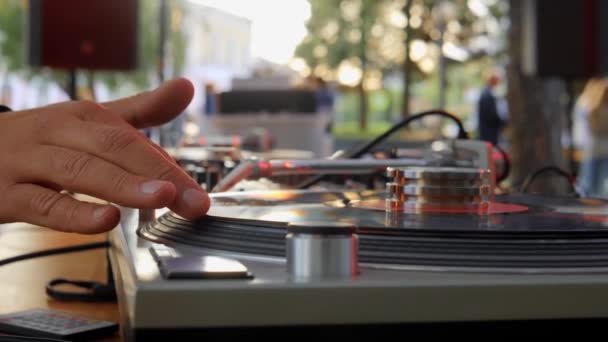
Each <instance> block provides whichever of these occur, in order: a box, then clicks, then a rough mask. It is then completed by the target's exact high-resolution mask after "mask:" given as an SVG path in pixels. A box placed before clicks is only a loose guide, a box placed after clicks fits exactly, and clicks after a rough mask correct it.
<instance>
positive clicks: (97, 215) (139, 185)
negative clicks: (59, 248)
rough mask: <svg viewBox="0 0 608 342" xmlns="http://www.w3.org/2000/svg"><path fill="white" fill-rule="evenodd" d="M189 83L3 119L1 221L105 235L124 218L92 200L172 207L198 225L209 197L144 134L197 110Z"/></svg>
mask: <svg viewBox="0 0 608 342" xmlns="http://www.w3.org/2000/svg"><path fill="white" fill-rule="evenodd" d="M193 94H194V89H193V87H192V84H191V83H190V82H189V81H187V80H185V79H177V80H173V81H170V82H167V83H165V84H163V85H162V86H161V87H160V88H158V89H156V90H154V91H152V92H146V93H142V94H139V95H136V96H133V97H130V98H125V99H121V100H117V101H113V102H108V103H104V104H97V103H94V102H91V101H75V102H74V101H73V102H65V103H60V104H56V105H51V106H47V107H42V108H37V109H32V110H26V111H21V112H9V113H0V222H15V221H22V222H28V223H33V224H37V225H41V226H46V227H49V228H53V229H57V230H62V231H70V232H79V233H98V232H103V231H107V230H110V229H112V228H114V227H115V226H116V225H117V224H118V221H119V219H120V212H119V210H118V208H116V207H115V206H113V205H110V204H105V205H104V204H95V203H87V202H83V201H78V200H76V199H74V198H73V197H71V196H69V195H66V194H63V193H61V190H68V191H71V192H75V193H82V194H88V195H91V196H93V197H96V198H100V199H103V200H106V201H109V202H112V203H115V204H118V205H121V206H126V207H132V208H163V207H169V208H170V209H172V210H174V211H175V212H176V213H177V214H179V215H181V216H183V217H185V218H189V219H193V218H196V217H198V216H201V215H203V214H205V213H206V212H207V210H208V208H209V197H208V196H207V194H206V193H205V192H204V191H203V190H202V188H201V187H200V186H199V185H198V184H197V183H196V182H195V181H194V180H193V179H191V178H190V177H189V176H188V175H187V174H186V173H185V172H183V171H182V169H181V168H180V167H179V165H177V164H176V163H175V162H174V161H173V160H172V159H171V158H170V157H169V156H168V155H167V154H166V153H165V152H164V151H163V150H162V149H161V148H160V147H158V146H156V145H154V144H153V143H152V142H150V141H149V140H148V139H147V138H146V137H145V136H143V135H142V134H141V133H140V132H139V131H138V130H137V129H138V128H144V127H148V126H153V125H158V124H161V123H164V122H166V121H169V120H171V119H172V118H174V117H175V116H176V115H178V114H179V113H181V112H182V111H183V110H184V108H186V106H187V105H188V103H190V101H191V99H192V96H193Z"/></svg>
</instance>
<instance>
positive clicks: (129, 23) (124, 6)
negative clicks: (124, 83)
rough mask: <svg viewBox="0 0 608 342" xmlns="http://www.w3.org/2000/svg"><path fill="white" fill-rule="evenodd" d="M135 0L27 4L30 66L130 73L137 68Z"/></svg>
mask: <svg viewBox="0 0 608 342" xmlns="http://www.w3.org/2000/svg"><path fill="white" fill-rule="evenodd" d="M137 8H138V2H137V0H30V3H29V20H28V31H29V32H28V38H29V41H28V57H29V63H30V64H31V65H33V66H49V67H54V68H62V69H75V68H83V69H91V70H132V69H134V68H136V66H137V53H136V51H137Z"/></svg>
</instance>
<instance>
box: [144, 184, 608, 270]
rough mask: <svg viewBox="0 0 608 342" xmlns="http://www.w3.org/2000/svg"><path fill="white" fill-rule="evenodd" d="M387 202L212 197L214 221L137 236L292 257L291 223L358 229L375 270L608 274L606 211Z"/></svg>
mask: <svg viewBox="0 0 608 342" xmlns="http://www.w3.org/2000/svg"><path fill="white" fill-rule="evenodd" d="M387 198H388V195H387V193H385V192H372V191H366V192H326V191H260V192H233V193H218V194H214V195H212V205H211V209H210V211H209V213H208V215H207V216H205V217H203V218H201V219H199V220H196V221H188V220H185V219H183V218H181V217H179V216H178V215H176V214H175V213H172V212H167V213H165V214H164V215H162V216H160V217H159V218H158V219H157V220H155V221H153V222H151V223H148V224H146V225H142V226H141V227H140V228H139V235H140V236H142V237H144V238H146V239H148V240H151V241H154V242H159V243H164V244H168V245H173V246H179V245H181V246H188V247H189V248H195V249H201V250H207V251H209V250H211V251H217V252H223V253H229V254H230V253H234V254H237V255H240V256H244V257H246V256H252V257H267V258H268V257H269V258H276V259H277V260H280V259H281V258H284V255H285V233H286V231H285V229H286V227H287V225H288V224H289V223H294V222H298V223H306V222H319V221H321V222H324V221H325V222H346V223H351V224H353V225H355V226H356V227H357V234H359V239H360V240H359V241H360V247H359V260H360V261H361V263H362V265H364V266H368V267H382V268H397V269H430V270H447V271H449V270H467V271H484V272H487V271H496V272H549V273H551V272H556V273H564V272H566V273H570V272H594V271H597V270H600V269H606V268H608V202H606V201H602V200H596V199H577V198H556V197H543V196H533V195H524V194H514V195H500V196H496V198H495V199H494V200H493V201H492V202H491V203H490V205H489V207H488V208H487V210H484V211H482V212H480V211H478V210H467V209H466V208H465V209H464V210H460V209H456V210H454V208H447V209H446V208H430V209H429V208H417V207H411V208H405V209H404V210H401V211H388V212H387V211H386V210H385V206H384V203H385V201H386V200H387Z"/></svg>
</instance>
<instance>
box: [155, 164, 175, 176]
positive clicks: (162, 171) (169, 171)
mask: <svg viewBox="0 0 608 342" xmlns="http://www.w3.org/2000/svg"><path fill="white" fill-rule="evenodd" d="M154 171H155V172H154V176H155V177H157V178H158V179H164V180H168V179H171V178H174V177H175V169H174V168H173V166H172V165H171V164H167V163H162V164H159V165H158V166H157V167H156V170H154Z"/></svg>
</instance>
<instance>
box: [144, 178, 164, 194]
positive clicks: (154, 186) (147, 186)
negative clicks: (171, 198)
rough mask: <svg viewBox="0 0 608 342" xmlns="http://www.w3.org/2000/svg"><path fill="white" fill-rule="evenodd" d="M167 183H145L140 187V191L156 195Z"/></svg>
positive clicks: (154, 181) (155, 181)
mask: <svg viewBox="0 0 608 342" xmlns="http://www.w3.org/2000/svg"><path fill="white" fill-rule="evenodd" d="M166 183H167V182H163V181H158V180H153V181H148V182H145V183H142V184H141V185H140V186H139V190H140V191H141V192H142V193H144V194H147V195H151V194H154V193H157V192H158V191H159V190H160V189H161V188H162V187H163V186H164V185H165V184H166Z"/></svg>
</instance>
